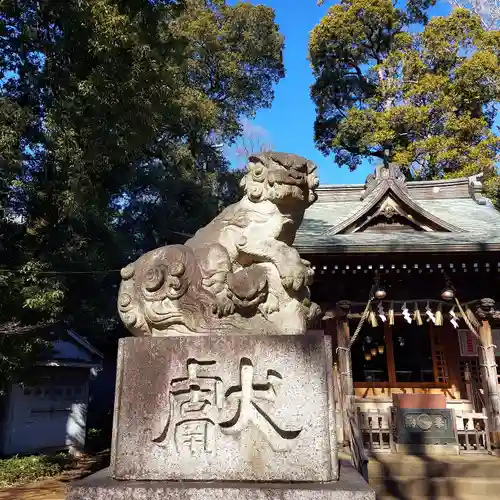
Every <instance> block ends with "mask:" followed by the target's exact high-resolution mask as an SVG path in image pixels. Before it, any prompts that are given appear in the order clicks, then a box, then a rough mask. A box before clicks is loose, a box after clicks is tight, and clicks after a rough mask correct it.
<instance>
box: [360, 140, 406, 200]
mask: <svg viewBox="0 0 500 500" xmlns="http://www.w3.org/2000/svg"><path fill="white" fill-rule="evenodd" d="M388 182H394V183H395V184H397V185H398V186H399V187H400V188H402V189H404V190H405V191H407V188H406V177H405V174H404V173H403V171H402V170H401V167H400V166H399V165H398V164H397V163H394V162H390V161H389V151H388V150H387V149H386V150H385V152H384V162H383V163H381V164H379V165H377V166H376V167H375V173H374V174H368V176H367V177H366V181H365V190H364V191H363V194H362V195H361V200H364V199H365V198H366V197H367V196H368V195H369V194H370V193H372V192H373V191H374V190H375V189H376V188H377V187H378V186H379V185H380V184H382V183H388Z"/></svg>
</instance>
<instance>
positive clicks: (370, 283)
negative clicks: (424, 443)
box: [294, 164, 500, 453]
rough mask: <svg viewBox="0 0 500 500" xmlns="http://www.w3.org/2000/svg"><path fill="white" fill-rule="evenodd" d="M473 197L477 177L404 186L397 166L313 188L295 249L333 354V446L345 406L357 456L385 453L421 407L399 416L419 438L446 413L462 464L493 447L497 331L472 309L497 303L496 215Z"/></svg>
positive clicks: (490, 314)
mask: <svg viewBox="0 0 500 500" xmlns="http://www.w3.org/2000/svg"><path fill="white" fill-rule="evenodd" d="M481 189H482V185H481V182H480V180H479V176H475V177H473V178H463V179H450V180H436V181H412V182H406V181H405V178H404V175H403V174H402V173H401V171H400V169H399V168H398V167H397V166H396V165H394V164H386V165H385V166H384V165H381V166H379V167H377V169H376V173H375V174H371V175H369V176H368V178H367V179H366V183H365V184H364V185H359V184H346V185H325V186H320V187H319V188H318V200H317V202H316V203H315V204H313V205H312V206H311V207H310V208H309V209H308V210H307V211H306V214H305V217H304V221H303V223H302V226H301V227H300V229H299V232H298V233H297V237H296V239H295V244H294V245H295V247H296V248H297V250H298V251H299V252H300V254H301V256H302V257H303V258H304V259H307V260H309V261H310V262H311V265H312V266H313V267H314V269H315V281H314V284H313V285H312V286H311V294H312V300H314V301H315V302H317V303H318V304H319V305H320V306H321V308H322V311H323V316H322V318H321V320H320V321H318V324H317V325H315V326H314V329H318V330H322V331H323V332H324V333H325V334H327V335H329V336H331V337H332V340H333V344H334V360H335V364H334V370H333V371H334V382H335V383H334V386H335V393H336V394H335V395H336V399H337V412H338V413H339V416H340V418H339V419H338V422H340V423H339V429H338V431H339V435H340V437H341V439H346V434H347V433H348V432H349V431H347V430H346V426H347V425H348V423H346V422H347V421H346V417H345V414H346V410H347V409H348V408H349V407H350V406H352V408H351V411H353V412H354V413H355V414H356V418H357V420H356V422H357V424H358V425H359V427H360V429H361V432H362V435H363V441H364V446H365V448H368V449H378V450H379V451H388V452H391V451H394V450H395V449H396V447H397V443H398V436H395V434H394V432H395V431H394V428H395V427H397V426H396V422H395V421H394V419H396V418H397V416H396V415H395V407H397V406H398V407H404V408H414V409H416V410H417V409H418V411H420V410H421V409H422V408H424V409H425V408H427V409H428V410H429V411H427V412H424V413H422V411H420V414H418V415H417V414H415V415H417V417H418V418H417V417H415V419H413V420H412V418H413V417H411V415H410V416H408V417H405V418H407V421H406V422H407V423H408V422H409V424H408V425H410V426H411V425H413V426H414V427H415V428H417V427H419V428H420V430H422V429H423V430H425V431H426V430H428V429H430V428H431V427H432V425H433V422H434V420H432V419H433V418H434V417H433V415H434V414H436V412H438V413H439V411H441V410H446V411H447V412H448V413H446V414H445V413H443V415H444V417H443V418H448V417H447V415H451V417H450V418H452V419H454V421H455V422H454V424H453V422H452V423H449V425H450V429H449V431H450V433H453V432H455V437H456V443H455V442H454V443H452V445H453V446H455V445H456V449H458V452H460V453H462V452H469V451H475V452H484V453H487V452H489V451H490V449H491V445H492V443H493V444H494V441H495V440H496V441H497V442H498V439H495V436H498V432H499V431H500V428H498V427H499V419H500V415H499V412H498V410H499V402H498V399H499V394H498V377H497V375H496V373H497V370H496V366H492V365H494V364H495V362H494V361H493V362H491V360H492V359H495V357H496V359H497V362H498V357H500V321H497V318H498V316H499V314H498V312H497V311H496V310H495V306H494V304H493V303H492V301H489V302H488V301H484V300H483V301H482V302H481V299H485V298H491V299H495V298H497V295H498V290H499V284H500V274H499V273H500V213H499V212H498V211H497V210H496V209H495V208H494V206H493V205H492V203H491V202H490V201H489V200H488V199H486V198H484V197H483V196H482V194H481ZM488 304H489V305H488ZM360 322H361V324H360ZM495 346H499V347H498V348H497V347H495ZM488 356H489V358H488ZM488 359H489V360H490V362H489V363H488V362H487V360H488ZM492 378H494V380H492ZM401 395H403V396H401ZM418 395H420V396H418ZM418 411H417V413H418ZM433 412H434V413H433ZM342 413H344V417H343V418H342V415H341V414H342ZM422 415H423V416H422ZM419 418H420V419H421V420H418V419H419ZM436 418H437V419H436V420H435V426H436V427H439V426H440V425H441V424H440V422H442V420H440V419H441V418H442V417H441V416H439V417H436ZM443 425H444V424H443ZM453 425H455V426H456V429H455V430H454V429H453ZM403 426H404V425H403ZM426 427H427V428H426ZM439 430H440V429H436V432H437V431H439ZM410 431H411V429H410ZM493 431H495V432H496V434H495V432H493ZM429 432H430V431H429ZM474 432H475V434H474V435H473V433H474ZM438 434H439V433H438ZM401 435H402V434H400V435H399V442H400V443H402V442H403V441H404V439H403V438H402V437H401ZM342 436H343V437H342ZM442 437H443V436H441V437H439V436H438V438H436V444H441V445H443V444H444V445H447V444H448V441H446V439H445V440H444V441H443V440H442V439H441V438H442ZM490 437H491V439H492V441H491V442H490V439H489V438H490ZM430 439H431V441H432V439H434V438H432V437H431V438H430ZM440 439H441V440H440ZM443 439H444V438H443ZM448 440H449V439H448ZM431 444H432V443H431Z"/></svg>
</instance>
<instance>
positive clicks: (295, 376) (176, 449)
mask: <svg viewBox="0 0 500 500" xmlns="http://www.w3.org/2000/svg"><path fill="white" fill-rule="evenodd" d="M330 363H331V359H330V357H329V354H327V350H326V349H325V339H324V337H323V336H320V335H314V336H309V335H303V336H302V335H300V336H295V335H293V336H285V335H280V336H248V335H239V336H236V335H230V336H226V335H213V336H212V335H210V336H195V337H192V336H190V337H187V336H181V337H162V338H158V337H156V338H154V337H143V338H127V339H122V340H121V341H120V348H119V357H118V372H119V373H118V383H117V397H116V408H115V426H114V436H113V448H112V467H111V470H112V474H113V476H114V477H115V478H117V479H137V480H144V479H148V480H150V479H154V480H171V479H175V480H178V479H184V480H187V479H192V480H241V481H251V480H256V481H274V480H279V481H330V480H335V479H337V473H338V467H337V462H336V460H337V459H336V449H335V447H336V443H335V425H334V412H333V404H334V403H333V398H332V397H331V394H330V393H331V386H330V385H329V383H328V382H329V381H328V380H327V379H328V378H329V377H328V375H327V374H328V373H329V369H330V368H329V365H330Z"/></svg>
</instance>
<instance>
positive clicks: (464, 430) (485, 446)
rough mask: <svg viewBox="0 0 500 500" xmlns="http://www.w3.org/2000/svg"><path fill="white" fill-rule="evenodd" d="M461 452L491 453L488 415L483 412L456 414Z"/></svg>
mask: <svg viewBox="0 0 500 500" xmlns="http://www.w3.org/2000/svg"><path fill="white" fill-rule="evenodd" d="M456 424H457V439H458V445H459V449H460V453H490V452H491V443H490V434H489V429H488V417H487V416H486V415H484V414H483V413H459V414H456Z"/></svg>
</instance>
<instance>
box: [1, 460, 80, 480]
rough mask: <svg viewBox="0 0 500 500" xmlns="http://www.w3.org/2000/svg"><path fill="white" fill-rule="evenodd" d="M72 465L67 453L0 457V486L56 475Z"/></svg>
mask: <svg viewBox="0 0 500 500" xmlns="http://www.w3.org/2000/svg"><path fill="white" fill-rule="evenodd" d="M72 465H73V460H72V459H71V457H69V455H67V454H63V453H60V454H58V455H53V456H47V455H32V456H26V457H17V456H16V457H12V458H6V459H3V460H2V459H0V488H6V487H9V486H14V485H19V484H22V483H28V482H31V481H36V480H37V479H42V478H45V477H50V476H56V475H57V474H60V473H61V472H63V471H64V470H66V469H69V468H70V467H71V466H72Z"/></svg>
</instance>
